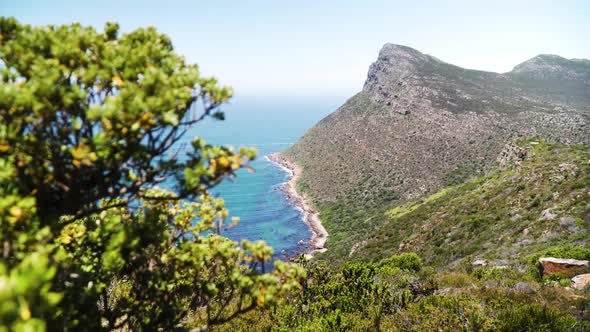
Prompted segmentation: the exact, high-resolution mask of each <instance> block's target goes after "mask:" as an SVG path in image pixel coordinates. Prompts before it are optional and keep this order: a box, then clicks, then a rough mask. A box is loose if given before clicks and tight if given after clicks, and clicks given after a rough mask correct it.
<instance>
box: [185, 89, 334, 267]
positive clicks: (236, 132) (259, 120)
mask: <svg viewBox="0 0 590 332" xmlns="http://www.w3.org/2000/svg"><path fill="white" fill-rule="evenodd" d="M342 102H343V98H335V97H307V98H303V97H300V98H296V97H283V98H279V97H236V98H234V99H232V102H231V103H229V104H226V105H223V106H222V107H221V110H223V111H224V112H225V118H226V119H225V120H224V121H219V120H213V119H207V120H205V121H203V122H202V123H199V124H198V125H197V126H195V127H193V128H192V129H191V130H190V131H189V132H188V133H187V135H186V139H187V140H188V141H190V140H192V138H194V137H201V138H203V139H205V140H206V141H207V142H209V143H212V144H218V145H226V146H233V147H234V148H236V149H238V148H239V147H242V146H244V147H254V148H256V149H257V151H258V154H257V158H256V159H255V160H254V161H253V162H252V163H251V164H250V166H251V167H252V168H253V169H254V170H255V171H254V172H253V173H250V172H248V171H246V170H244V169H241V170H239V171H238V172H237V177H236V178H234V179H226V180H224V181H223V182H222V183H221V184H220V185H218V186H217V187H215V188H214V189H213V190H211V192H212V193H213V195H214V196H216V197H221V198H223V199H224V201H225V206H226V208H227V209H228V210H229V213H230V217H229V218H228V219H227V221H226V225H225V226H224V227H223V228H222V235H224V236H227V237H229V238H230V239H232V240H236V241H238V240H241V239H247V240H251V241H255V240H264V241H266V242H267V243H268V244H269V245H270V246H272V247H273V249H274V256H275V258H279V259H283V258H284V253H288V254H290V255H294V254H297V253H298V252H300V251H301V250H303V249H305V248H306V247H307V245H308V244H309V239H310V237H311V235H312V233H311V231H310V230H309V227H308V225H307V224H305V223H304V222H303V220H302V212H301V211H300V210H299V209H297V208H296V207H295V206H294V205H293V204H292V203H291V202H289V201H288V200H287V199H286V197H285V195H284V194H283V192H281V191H280V190H278V188H279V187H280V186H281V185H282V184H283V183H285V182H286V181H288V179H289V176H290V175H289V174H288V173H287V171H286V170H284V169H282V168H281V167H279V166H277V165H275V164H273V163H271V162H270V161H269V160H268V159H267V158H266V156H267V155H269V154H271V153H275V152H279V151H282V150H284V149H286V148H287V147H288V146H289V145H290V144H292V143H294V142H295V141H296V140H297V139H298V138H299V137H300V136H301V135H303V134H304V133H305V131H306V130H307V129H308V128H310V127H311V126H313V125H314V124H315V123H316V122H318V121H319V120H321V119H322V118H323V117H325V116H326V115H328V114H330V113H331V112H333V111H334V110H336V108H337V107H338V106H339V105H340V104H342ZM234 216H235V217H239V218H240V221H239V223H238V224H237V225H236V226H235V227H231V228H230V227H227V226H228V225H229V224H230V223H231V217H234Z"/></svg>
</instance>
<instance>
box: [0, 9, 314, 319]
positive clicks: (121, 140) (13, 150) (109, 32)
mask: <svg viewBox="0 0 590 332" xmlns="http://www.w3.org/2000/svg"><path fill="white" fill-rule="evenodd" d="M118 29H119V27H118V25H117V24H114V23H108V24H107V25H106V27H105V29H104V32H102V33H101V32H97V31H96V30H95V29H93V28H90V27H83V26H81V25H80V24H72V25H64V26H47V27H31V26H28V25H22V24H19V23H18V22H17V21H16V20H14V19H12V18H0V72H1V81H0V84H1V87H0V192H1V197H2V198H0V218H1V222H2V223H1V226H0V229H1V231H2V244H3V245H2V249H1V250H2V260H1V262H0V300H2V302H3V303H6V304H7V305H3V306H2V307H0V324H4V326H9V327H12V328H17V327H19V326H34V327H35V328H40V327H49V328H52V329H65V330H67V329H75V330H79V329H81V328H85V329H100V328H104V329H114V328H120V327H127V328H131V329H154V328H165V329H170V328H172V327H175V326H179V325H186V324H187V323H188V322H189V321H190V320H191V319H192V321H193V323H194V324H215V323H219V322H223V321H224V320H227V319H231V318H233V317H235V316H236V315H238V314H239V313H241V312H244V311H247V310H251V309H252V308H254V307H256V306H264V305H268V304H272V303H273V301H274V300H276V298H277V295H278V294H280V293H283V292H289V291H292V290H295V289H297V288H298V287H299V280H300V279H301V278H302V276H303V271H302V270H301V269H300V268H298V267H296V266H295V265H291V264H286V263H283V262H276V263H275V267H276V268H275V270H274V271H273V272H272V273H269V274H262V273H259V272H258V271H257V270H256V268H255V265H256V264H259V263H261V262H264V261H266V260H269V259H270V256H271V254H272V249H271V248H269V247H267V246H266V245H265V244H264V243H250V242H247V241H243V242H242V243H241V245H238V244H237V243H235V242H232V241H230V240H228V239H226V238H223V237H222V236H220V235H219V234H215V232H211V230H214V226H215V225H216V224H219V223H223V222H224V220H225V219H226V218H227V215H228V213H227V210H226V209H225V208H224V206H223V201H222V200H221V199H217V198H213V197H211V196H210V195H209V193H208V190H209V189H210V188H212V187H213V186H215V185H216V184H218V183H219V182H220V181H222V180H223V179H224V178H225V177H228V176H235V171H237V170H238V169H240V168H242V167H247V165H248V162H249V161H251V160H252V159H253V158H254V156H255V151H253V150H251V149H247V148H241V149H240V150H239V151H234V150H233V149H232V148H230V147H224V146H214V145H210V144H208V143H206V142H205V141H203V140H202V139H200V138H193V139H192V140H190V144H188V143H187V141H186V137H185V136H186V133H187V130H188V129H189V127H190V126H192V125H194V124H196V123H197V122H199V121H201V120H203V119H204V118H206V117H208V116H212V117H214V118H217V119H223V118H224V114H223V112H222V111H221V110H220V109H219V106H220V105H222V104H223V103H224V102H226V101H227V100H228V99H229V98H231V95H232V91H231V89H229V88H226V87H221V86H219V85H218V84H217V81H216V80H215V79H213V78H204V77H201V76H200V74H199V71H198V67H197V66H196V65H190V64H186V63H185V61H184V59H183V58H182V57H181V56H179V55H177V54H176V53H174V49H173V46H172V43H171V41H170V39H169V38H168V37H167V36H165V35H162V34H159V33H158V32H157V31H156V30H155V29H154V28H147V29H138V30H135V31H133V32H131V33H128V34H124V35H122V36H119V33H118ZM183 139H185V140H184V141H183ZM182 144H184V145H185V146H184V147H185V148H184V149H178V147H179V146H182ZM164 181H168V182H167V183H174V184H175V187H174V188H170V189H171V191H167V190H162V189H159V188H157V185H158V184H162V183H163V182H164ZM32 265H35V268H34V269H32V268H31V266H32ZM25 272H27V273H25ZM28 272H31V273H28ZM33 272H34V273H33ZM11 283H12V284H14V285H20V286H19V287H20V288H19V287H16V288H15V287H13V288H10V289H9V288H7V287H6V285H11Z"/></svg>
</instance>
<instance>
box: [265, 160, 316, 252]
mask: <svg viewBox="0 0 590 332" xmlns="http://www.w3.org/2000/svg"><path fill="white" fill-rule="evenodd" d="M267 158H268V160H270V161H271V162H273V163H275V164H277V165H279V166H281V167H284V168H285V169H287V170H288V171H289V172H290V173H291V178H290V179H289V181H288V182H287V183H285V184H284V185H282V186H281V187H280V188H279V189H280V190H281V191H282V192H283V193H285V196H286V197H287V199H288V200H290V201H291V202H293V204H295V205H296V206H297V207H299V208H300V209H301V210H302V211H303V221H305V223H307V224H308V225H309V228H310V229H311V231H312V233H313V235H312V237H311V239H310V241H309V242H310V248H309V249H308V251H307V253H306V254H305V257H307V258H311V257H313V255H314V254H315V253H316V252H325V251H326V250H327V249H326V247H325V246H326V241H327V240H328V232H327V231H326V229H325V228H324V226H323V225H322V222H321V220H320V217H319V212H318V211H317V210H316V209H315V208H313V206H312V205H311V203H310V202H309V199H308V198H306V197H305V196H303V195H301V194H299V193H298V192H297V190H296V189H295V183H296V182H297V179H298V178H299V176H300V174H301V168H300V167H299V166H298V165H297V164H295V163H293V162H292V161H290V160H289V159H287V158H285V157H284V156H282V155H280V154H279V153H273V154H271V155H268V156H267Z"/></svg>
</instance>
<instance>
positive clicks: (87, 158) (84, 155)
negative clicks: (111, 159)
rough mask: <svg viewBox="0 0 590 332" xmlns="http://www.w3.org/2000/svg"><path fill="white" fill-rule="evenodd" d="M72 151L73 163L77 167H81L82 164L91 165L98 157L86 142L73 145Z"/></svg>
mask: <svg viewBox="0 0 590 332" xmlns="http://www.w3.org/2000/svg"><path fill="white" fill-rule="evenodd" d="M70 153H71V154H72V159H73V160H72V163H73V164H74V166H76V167H80V166H82V165H84V166H91V165H92V163H93V162H95V161H96V160H97V159H98V157H97V156H96V153H95V152H93V151H91V150H90V147H89V146H88V145H85V144H80V145H78V146H75V147H72V148H71V149H70Z"/></svg>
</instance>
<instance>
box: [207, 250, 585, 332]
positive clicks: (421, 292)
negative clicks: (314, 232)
mask: <svg viewBox="0 0 590 332" xmlns="http://www.w3.org/2000/svg"><path fill="white" fill-rule="evenodd" d="M307 269H308V280H307V282H306V283H305V284H304V286H303V291H302V292H301V293H300V294H298V295H296V296H291V297H289V298H288V300H286V301H285V303H284V304H282V305H281V306H278V307H276V308H273V309H271V310H257V311H253V312H250V313H248V314H246V315H244V316H242V317H240V318H239V319H237V320H234V321H231V322H229V323H227V324H224V325H221V326H219V327H217V328H214V330H215V331H217V330H220V331H455V330H461V331H586V330H588V329H589V328H590V321H589V319H590V312H588V308H587V306H588V305H589V304H590V300H589V298H588V293H586V294H585V295H584V296H580V294H577V293H575V292H573V291H571V290H569V289H566V288H564V287H561V286H558V285H552V284H547V283H545V282H543V281H539V280H536V279H535V278H533V277H531V276H530V275H529V274H528V273H526V272H524V273H523V272H518V271H515V270H513V269H510V268H507V269H498V268H480V269H476V270H474V271H471V272H465V271H450V272H449V271H445V272H443V271H439V272H435V271H434V270H433V269H432V268H429V267H425V266H424V265H423V264H422V261H421V260H420V259H419V258H418V256H417V255H415V254H412V253H406V254H401V255H394V256H392V257H390V258H388V259H384V260H382V261H379V262H377V263H367V262H354V263H351V262H349V263H345V264H344V265H343V266H342V267H341V268H336V269H333V268H329V267H327V266H325V265H324V264H316V265H313V266H308V267H307Z"/></svg>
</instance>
